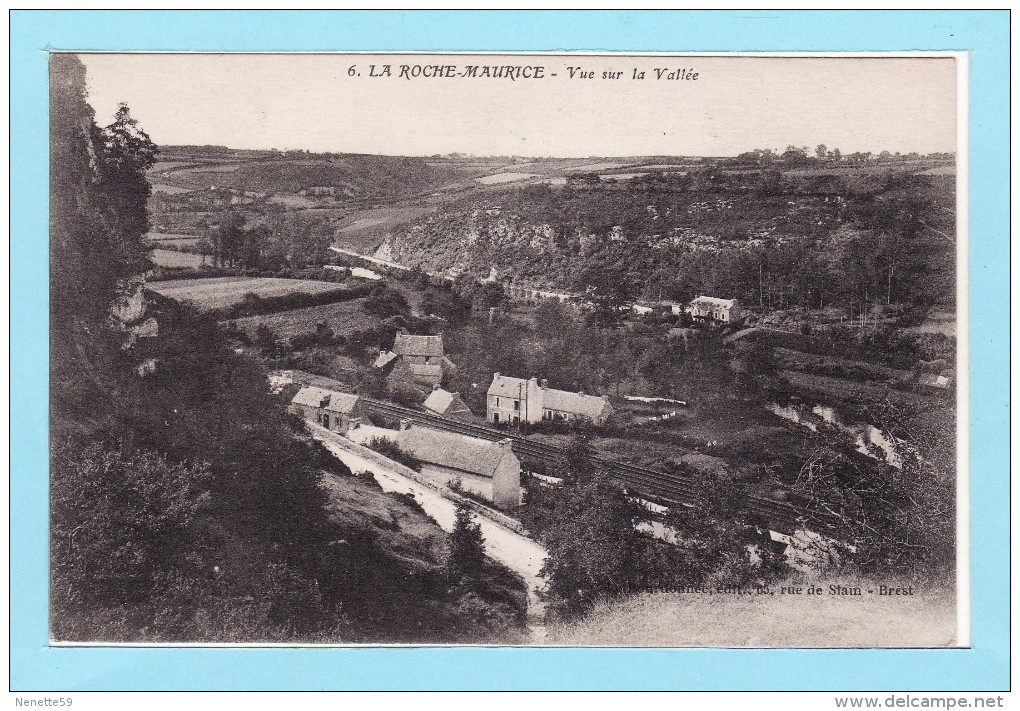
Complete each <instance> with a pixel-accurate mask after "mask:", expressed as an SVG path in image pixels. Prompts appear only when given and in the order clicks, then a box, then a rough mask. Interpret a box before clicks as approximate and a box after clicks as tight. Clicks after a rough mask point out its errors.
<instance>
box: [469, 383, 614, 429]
mask: <svg viewBox="0 0 1020 711" xmlns="http://www.w3.org/2000/svg"><path fill="white" fill-rule="evenodd" d="M612 414H613V406H612V405H611V404H610V403H609V396H608V395H602V396H598V395H588V394H586V393H584V392H576V393H575V392H570V391H568V390H557V389H556V388H550V387H549V381H548V380H545V379H543V380H541V381H539V379H538V378H530V379H528V380H525V379H524V378H514V377H511V376H508V375H503V374H502V373H495V374H493V376H492V384H491V385H490V386H489V390H488V392H487V393H486V406H485V419H486V420H488V421H489V422H492V423H494V424H504V423H508V424H520V423H521V422H525V423H528V424H535V423H537V422H541V421H542V420H582V419H586V420H591V421H592V422H593V423H594V424H596V425H601V424H604V423H605V422H606V420H608V419H609V418H610V417H611V416H612Z"/></svg>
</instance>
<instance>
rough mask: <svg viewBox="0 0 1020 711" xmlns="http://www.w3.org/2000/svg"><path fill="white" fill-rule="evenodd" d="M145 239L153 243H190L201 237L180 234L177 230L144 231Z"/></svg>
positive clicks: (199, 239) (197, 241) (200, 239)
mask: <svg viewBox="0 0 1020 711" xmlns="http://www.w3.org/2000/svg"><path fill="white" fill-rule="evenodd" d="M145 239H146V240H148V241H149V242H152V243H153V244H158V243H160V242H169V243H172V244H175V245H192V244H198V243H199V242H201V241H202V238H201V237H199V236H198V235H189V234H180V233H177V232H146V233H145Z"/></svg>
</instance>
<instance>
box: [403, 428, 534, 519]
mask: <svg viewBox="0 0 1020 711" xmlns="http://www.w3.org/2000/svg"><path fill="white" fill-rule="evenodd" d="M398 443H399V445H400V449H402V450H403V451H404V452H406V453H408V454H410V455H411V456H413V457H414V458H415V459H417V460H418V461H420V462H421V463H422V474H425V475H426V476H430V477H433V478H437V479H441V480H442V481H443V482H444V483H450V482H452V481H454V480H458V481H459V483H460V486H461V487H462V488H463V489H464V490H466V491H470V492H472V493H474V494H477V495H478V496H481V497H483V498H484V499H486V500H487V501H491V502H492V503H494V504H495V505H496V506H499V507H502V508H513V507H516V506H519V505H520V503H521V462H520V460H519V459H518V458H517V455H515V454H514V453H513V450H512V449H511V440H509V439H505V440H503V441H501V442H490V441H489V440H484V439H478V438H476V437H468V436H466V435H461V434H455V433H453V432H445V431H440V430H434V429H431V428H429V427H423V426H420V425H413V424H411V423H410V422H409V421H407V420H405V421H403V422H401V427H400V435H399V438H398Z"/></svg>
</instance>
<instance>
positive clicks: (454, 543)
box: [446, 501, 485, 583]
mask: <svg viewBox="0 0 1020 711" xmlns="http://www.w3.org/2000/svg"><path fill="white" fill-rule="evenodd" d="M484 566H485V539H484V537H483V536H482V527H481V526H480V525H479V524H478V523H477V522H475V520H474V514H472V513H471V507H470V506H469V505H468V504H467V503H466V502H464V501H462V502H460V503H459V504H458V505H457V513H456V519H455V521H454V524H453V531H451V532H450V555H449V557H447V559H446V574H447V576H448V577H449V578H450V580H452V581H455V582H458V583H459V582H464V581H465V580H472V579H478V578H479V577H480V576H481V574H482V569H483V568H484Z"/></svg>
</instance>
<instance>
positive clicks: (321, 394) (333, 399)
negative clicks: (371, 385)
mask: <svg viewBox="0 0 1020 711" xmlns="http://www.w3.org/2000/svg"><path fill="white" fill-rule="evenodd" d="M287 411H288V412H291V413H293V414H295V415H300V416H301V417H303V418H305V419H306V420H311V421H313V422H316V423H318V424H320V425H322V426H323V427H325V428H327V429H330V430H333V431H334V432H339V433H341V434H346V433H347V430H349V429H350V428H351V425H352V424H356V423H358V422H360V421H361V420H362V418H363V417H364V408H363V407H362V403H361V398H359V397H358V396H357V395H352V394H350V393H340V392H336V391H334V390H326V389H325V388H320V387H316V386H314V385H306V386H304V387H302V388H301V389H300V390H298V392H297V394H296V395H295V396H294V399H293V400H291V401H290V406H289V407H288V408H287Z"/></svg>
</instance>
